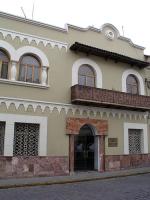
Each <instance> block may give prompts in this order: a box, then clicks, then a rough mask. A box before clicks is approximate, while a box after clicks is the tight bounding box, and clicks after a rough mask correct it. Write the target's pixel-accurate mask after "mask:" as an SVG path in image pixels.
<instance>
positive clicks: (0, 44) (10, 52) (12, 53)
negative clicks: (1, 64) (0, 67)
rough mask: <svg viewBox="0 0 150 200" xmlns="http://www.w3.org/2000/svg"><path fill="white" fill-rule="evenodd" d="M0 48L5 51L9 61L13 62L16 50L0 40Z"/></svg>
mask: <svg viewBox="0 0 150 200" xmlns="http://www.w3.org/2000/svg"><path fill="white" fill-rule="evenodd" d="M0 48H3V49H5V50H6V51H7V53H8V55H9V57H10V60H13V61H15V59H16V58H15V57H16V49H15V48H14V47H13V46H12V45H11V44H9V43H8V42H6V41H3V40H0Z"/></svg>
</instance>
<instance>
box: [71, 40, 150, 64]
mask: <svg viewBox="0 0 150 200" xmlns="http://www.w3.org/2000/svg"><path fill="white" fill-rule="evenodd" d="M70 50H73V51H79V52H83V53H86V54H91V55H95V56H99V57H104V58H105V59H106V60H107V59H112V60H114V61H115V62H123V63H127V64H129V65H132V66H133V65H135V66H138V67H139V68H145V67H147V66H150V63H149V62H145V61H142V60H138V59H135V58H131V57H128V56H124V55H121V54H118V53H114V52H111V51H106V50H103V49H99V48H96V47H92V46H88V45H85V44H81V43H79V42H75V43H74V44H72V45H71V47H70Z"/></svg>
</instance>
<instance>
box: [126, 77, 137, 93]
mask: <svg viewBox="0 0 150 200" xmlns="http://www.w3.org/2000/svg"><path fill="white" fill-rule="evenodd" d="M126 84H127V92H128V93H131V94H139V83H138V80H137V78H136V77H135V76H134V75H132V74H130V75H128V77H127V80H126Z"/></svg>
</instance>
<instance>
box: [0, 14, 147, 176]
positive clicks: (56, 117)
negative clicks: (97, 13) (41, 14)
mask: <svg viewBox="0 0 150 200" xmlns="http://www.w3.org/2000/svg"><path fill="white" fill-rule="evenodd" d="M143 37H144V36H143ZM148 60H149V56H145V55H144V48H143V47H141V46H139V45H136V44H134V43H133V42H132V41H131V40H130V39H129V38H126V37H123V36H121V35H120V33H119V31H118V30H117V28H116V27H114V26H113V25H112V24H104V25H103V26H102V27H101V28H100V29H97V28H94V27H88V28H80V27H76V26H73V25H67V26H66V28H64V29H63V28H59V27H55V26H51V25H48V24H44V23H40V22H36V21H33V20H28V19H24V18H21V17H18V16H14V15H10V14H6V13H2V12H1V13H0V177H8V176H16V177H18V176H22V177H23V176H41V175H64V174H69V173H72V172H74V171H81V170H84V171H87V170H97V171H100V172H101V171H107V170H118V169H126V168H132V167H140V166H149V165H150V120H149V110H150V71H149V65H150V64H149V62H148Z"/></svg>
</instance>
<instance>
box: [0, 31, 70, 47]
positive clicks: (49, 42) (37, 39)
mask: <svg viewBox="0 0 150 200" xmlns="http://www.w3.org/2000/svg"><path fill="white" fill-rule="evenodd" d="M0 33H1V34H2V35H3V37H4V38H6V37H7V36H8V35H10V36H11V38H12V40H14V39H15V38H16V37H17V38H19V39H20V41H21V42H22V41H23V40H24V39H26V40H27V41H28V42H29V44H30V43H31V42H35V43H36V44H37V45H38V44H39V43H42V44H43V45H44V46H47V45H50V46H51V47H52V48H54V47H55V46H56V47H58V49H59V50H61V49H62V48H65V49H66V51H67V46H68V44H67V43H64V42H60V41H56V40H50V39H48V38H43V37H39V36H36V35H30V34H27V33H21V32H16V31H12V30H8V29H3V28H0Z"/></svg>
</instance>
